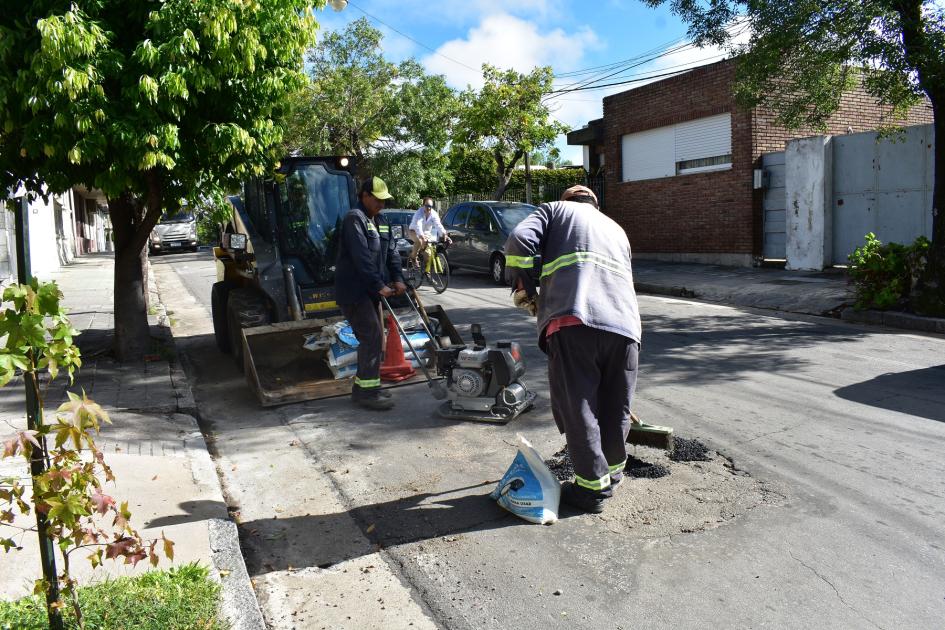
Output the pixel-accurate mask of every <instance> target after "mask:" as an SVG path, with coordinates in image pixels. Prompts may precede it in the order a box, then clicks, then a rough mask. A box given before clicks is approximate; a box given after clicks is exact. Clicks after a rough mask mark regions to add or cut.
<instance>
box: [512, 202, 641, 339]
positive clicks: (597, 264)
mask: <svg viewBox="0 0 945 630" xmlns="http://www.w3.org/2000/svg"><path fill="white" fill-rule="evenodd" d="M505 253H506V257H505V265H506V268H507V269H508V275H509V279H510V280H512V283H513V286H515V282H516V280H519V279H521V280H522V281H523V283H524V284H525V285H526V286H528V283H529V282H533V280H532V279H531V277H530V276H532V274H534V273H535V271H534V270H533V265H534V260H535V256H540V257H541V268H540V270H539V271H538V275H539V277H540V284H539V287H540V292H539V296H538V333H539V345H541V346H542V348H544V341H545V328H546V327H547V326H548V322H549V321H551V320H552V319H553V318H556V317H563V316H566V315H571V316H574V317H577V318H579V319H580V320H581V321H582V322H584V325H585V326H590V327H591V328H598V329H601V330H607V331H610V332H613V333H617V334H618V335H623V336H624V337H629V338H631V339H633V340H634V341H638V342H639V341H640V340H641V337H642V330H641V327H640V309H639V306H638V305H637V295H636V291H635V290H634V288H633V271H632V269H631V265H630V242H629V241H628V240H627V234H626V233H625V232H624V231H623V228H621V227H620V225H618V224H617V222H616V221H614V220H613V219H611V218H610V217H608V216H607V215H605V214H604V213H602V212H600V211H599V210H597V209H596V208H595V207H594V206H592V205H590V204H586V203H579V202H576V201H555V202H552V203H545V204H542V205H541V206H539V208H538V210H536V211H535V212H533V213H532V214H530V215H529V216H528V217H526V218H525V220H524V221H522V222H521V223H519V224H518V225H517V226H516V227H515V229H514V230H513V231H512V234H511V235H510V236H509V239H508V241H507V242H506V244H505ZM532 277H533V276H532Z"/></svg>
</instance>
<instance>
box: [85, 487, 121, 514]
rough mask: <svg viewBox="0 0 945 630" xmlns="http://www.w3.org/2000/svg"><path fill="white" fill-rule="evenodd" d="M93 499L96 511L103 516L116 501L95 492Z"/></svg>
mask: <svg viewBox="0 0 945 630" xmlns="http://www.w3.org/2000/svg"><path fill="white" fill-rule="evenodd" d="M91 499H92V503H94V504H95V511H96V512H98V513H99V514H101V515H103V516H104V515H105V513H106V512H107V511H108V508H109V507H111V506H113V505H115V499H113V498H111V497H110V496H108V495H107V494H102V493H101V492H93V493H92V496H91Z"/></svg>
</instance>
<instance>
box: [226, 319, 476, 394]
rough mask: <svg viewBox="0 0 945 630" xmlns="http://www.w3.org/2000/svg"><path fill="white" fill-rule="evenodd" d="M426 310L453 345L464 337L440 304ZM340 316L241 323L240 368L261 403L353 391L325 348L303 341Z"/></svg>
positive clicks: (421, 378)
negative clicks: (338, 375) (334, 368)
mask: <svg viewBox="0 0 945 630" xmlns="http://www.w3.org/2000/svg"><path fill="white" fill-rule="evenodd" d="M427 312H428V313H429V315H430V316H431V317H433V318H435V319H436V320H437V321H438V322H439V329H440V335H441V336H442V337H443V338H444V341H445V340H448V342H449V343H451V344H456V345H459V344H462V343H463V340H462V337H460V335H459V333H458V332H457V331H456V328H455V327H454V326H453V324H452V322H451V321H450V319H449V317H448V316H447V315H446V312H445V311H444V310H443V309H442V308H441V307H439V306H432V307H429V308H428V309H427ZM341 319H343V318H342V317H332V318H327V319H307V320H302V321H291V322H280V323H277V324H269V325H267V326H257V327H254V328H244V329H243V331H242V332H243V335H242V341H243V371H244V373H245V375H246V382H247V384H248V385H249V386H250V388H251V389H252V390H253V391H254V392H255V393H256V396H257V398H259V402H260V404H261V405H262V406H263V407H272V406H275V405H285V404H289V403H294V402H302V401H305V400H318V399H321V398H330V397H332V396H343V395H346V394H350V393H351V384H352V383H351V381H352V379H351V378H342V379H336V378H335V377H334V375H333V374H332V372H331V370H330V369H329V367H328V364H327V361H326V355H327V350H326V349H320V350H307V349H305V348H303V347H302V345H303V343H304V342H305V338H306V336H307V335H309V334H312V333H320V332H321V330H322V328H323V327H325V326H330V325H331V324H333V323H335V322H337V321H340V320H341ZM423 380H424V378H423V376H416V377H414V378H411V379H409V380H406V381H401V382H400V383H393V384H385V385H384V387H392V386H403V385H408V384H411V383H416V382H422V381H423Z"/></svg>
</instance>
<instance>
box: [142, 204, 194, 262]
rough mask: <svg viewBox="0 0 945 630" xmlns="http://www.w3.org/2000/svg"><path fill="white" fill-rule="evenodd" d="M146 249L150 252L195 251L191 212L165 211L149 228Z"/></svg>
mask: <svg viewBox="0 0 945 630" xmlns="http://www.w3.org/2000/svg"><path fill="white" fill-rule="evenodd" d="M148 249H149V250H150V251H151V253H152V254H157V253H159V252H167V251H180V250H182V249H189V250H191V251H197V219H196V217H194V215H193V213H191V212H175V213H167V212H165V213H164V214H162V215H161V219H160V221H159V222H158V224H157V225H155V226H154V229H153V230H151V238H150V240H149V241H148Z"/></svg>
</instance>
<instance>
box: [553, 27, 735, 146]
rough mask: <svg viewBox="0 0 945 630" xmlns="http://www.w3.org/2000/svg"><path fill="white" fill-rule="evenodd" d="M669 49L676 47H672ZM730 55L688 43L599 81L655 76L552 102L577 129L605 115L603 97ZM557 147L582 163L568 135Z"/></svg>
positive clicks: (561, 84) (559, 84)
mask: <svg viewBox="0 0 945 630" xmlns="http://www.w3.org/2000/svg"><path fill="white" fill-rule="evenodd" d="M730 30H731V32H732V33H733V34H735V41H736V42H737V43H744V42H746V41H747V40H748V37H749V33H748V32H747V30H746V29H743V28H739V27H737V26H733V27H732V29H730ZM679 46H680V47H681V46H684V43H681V44H679ZM670 48H674V47H673V46H671V47H670ZM727 56H728V55H727V54H726V53H725V51H723V50H722V49H720V48H718V47H716V46H706V47H705V48H696V47H695V46H685V47H684V48H681V49H680V50H676V51H674V52H671V53H668V54H666V55H665V56H662V57H659V58H658V59H655V60H654V61H651V62H649V63H646V64H643V65H640V66H638V67H635V68H631V69H628V70H627V72H626V73H623V74H621V75H616V76H613V77H610V78H607V79H603V80H602V81H600V83H618V82H621V81H625V80H627V79H635V78H643V77H646V76H649V77H653V78H650V79H643V80H641V81H634V82H633V83H627V84H624V85H615V86H611V87H608V88H603V89H600V90H585V91H577V92H570V93H567V94H562V95H561V96H560V97H557V98H554V99H552V100H551V101H550V102H551V103H552V104H554V105H553V106H554V107H557V109H556V111H555V112H554V115H555V117H556V118H558V119H560V120H561V121H563V122H565V123H566V124H568V125H570V126H571V127H572V129H578V128H580V127H583V126H584V125H586V124H587V123H588V122H589V121H591V120H594V119H596V118H600V117H601V116H603V113H604V112H603V103H604V97H606V96H609V95H611V94H617V93H619V92H624V91H626V90H630V89H633V88H637V87H641V86H643V85H646V84H648V83H653V82H655V81H660V80H662V79H664V78H667V77H665V76H662V77H660V76H654V75H662V74H666V73H672V72H678V71H684V70H688V69H692V68H696V67H699V66H703V65H706V64H709V63H715V62H717V61H720V60H722V59H724V58H726V57H727ZM605 74H606V73H605ZM641 75H642V76H641ZM592 76H594V75H583V76H581V77H576V78H570V79H565V80H559V81H558V82H557V84H556V88H557V89H561V88H562V87H567V86H570V85H573V84H575V83H578V82H582V80H587V79H589V78H590V77H592ZM557 146H558V148H559V149H560V150H561V155H562V157H563V158H564V159H565V160H571V161H572V162H574V163H577V164H580V163H581V160H582V157H583V156H582V147H580V146H569V145H568V144H567V139H566V138H561V139H559V141H558V143H557Z"/></svg>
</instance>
